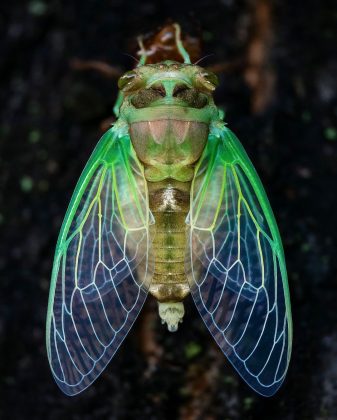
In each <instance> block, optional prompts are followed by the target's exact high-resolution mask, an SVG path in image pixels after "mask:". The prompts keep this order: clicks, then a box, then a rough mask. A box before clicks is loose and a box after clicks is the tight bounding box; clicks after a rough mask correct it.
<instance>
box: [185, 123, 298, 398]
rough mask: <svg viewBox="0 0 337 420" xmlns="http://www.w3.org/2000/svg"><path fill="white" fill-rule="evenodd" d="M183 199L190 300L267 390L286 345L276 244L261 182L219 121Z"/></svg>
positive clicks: (249, 377)
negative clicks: (185, 201) (188, 203)
mask: <svg viewBox="0 0 337 420" xmlns="http://www.w3.org/2000/svg"><path fill="white" fill-rule="evenodd" d="M191 200H192V206H191V211H190V214H189V216H188V220H187V223H188V224H189V226H190V229H189V251H188V255H187V259H186V262H187V264H186V271H187V274H188V278H189V283H190V288H191V293H192V296H193V299H194V302H195V304H196V306H197V308H198V310H199V312H200V314H201V316H202V318H203V320H204V322H205V324H206V325H207V327H208V329H209V331H210V332H211V334H212V335H213V337H214V339H215V340H216V342H217V344H218V345H219V347H220V348H221V350H222V351H223V352H224V354H225V355H226V356H227V357H228V359H229V360H230V362H231V363H232V364H233V366H234V367H235V368H236V370H237V371H238V373H239V374H240V375H241V376H242V377H243V378H244V380H245V381H246V382H247V383H248V384H249V385H250V386H251V387H252V388H253V389H255V390H256V391H257V392H258V393H260V394H262V395H265V396H270V395H273V394H274V393H275V392H276V391H277V389H278V388H279V387H280V385H281V383H282V381H283V379H284V376H285V373H286V370H287V367H288V364H289V359H290V352H291V343H292V321H291V310H290V300H289V291H288V283H287V273H286V266H285V260H284V254H283V248H282V243H281V239H280V236H279V232H278V228H277V225H276V222H275V219H274V216H273V213H272V210H271V208H270V205H269V202H268V199H267V197H266V194H265V191H264V189H263V186H262V184H261V181H260V180H259V178H258V175H257V173H256V171H255V169H254V167H253V165H252V163H251V162H250V160H249V158H248V156H247V154H246V153H245V151H244V149H243V147H242V146H241V144H240V143H239V141H238V139H237V138H236V137H235V136H234V134H233V133H232V132H231V131H230V130H228V129H227V128H226V127H224V126H223V127H222V129H221V130H220V131H219V134H217V135H213V136H210V138H209V144H208V146H207V148H206V151H205V153H204V156H203V158H202V159H201V161H200V164H199V167H198V168H197V169H196V175H195V178H194V181H193V185H192V191H191Z"/></svg>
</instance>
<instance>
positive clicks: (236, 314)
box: [46, 25, 292, 396]
mask: <svg viewBox="0 0 337 420" xmlns="http://www.w3.org/2000/svg"><path fill="white" fill-rule="evenodd" d="M175 30H176V33H175V42H176V46H177V49H178V51H179V53H180V54H181V56H182V58H183V62H178V61H173V60H164V61H161V62H158V63H155V64H146V54H145V53H144V54H143V55H142V58H141V60H140V63H139V65H138V66H137V67H136V68H135V69H134V70H133V71H130V72H127V73H126V74H124V75H123V76H122V77H121V78H120V79H119V83H118V86H119V88H120V95H119V100H118V103H117V106H116V113H117V115H118V119H117V121H116V123H115V124H114V125H113V126H112V127H111V128H110V129H109V130H108V131H107V132H106V133H105V134H104V135H103V137H102V138H101V140H100V141H99V143H98V145H97V146H96V148H95V150H94V152H93V154H92V156H91V157H90V159H89V161H88V163H87V165H86V167H85V169H84V171H83V173H82V175H81V177H80V179H79V181H78V184H77V186H76V188H75V191H74V194H73V197H72V199H71V202H70V205H69V208H68V211H67V213H66V216H65V219H64V222H63V225H62V228H61V232H60V235H59V239H58V242H57V246H56V253H55V260H54V265H53V272H52V279H51V286H50V297H49V307H48V315H47V332H46V335H47V350H48V358H49V362H50V365H51V369H52V372H53V375H54V377H55V380H56V382H57V384H58V385H59V387H60V388H61V389H62V391H63V392H64V393H66V394H68V395H75V394H78V393H79V392H81V391H83V390H84V389H85V388H87V387H88V386H89V385H90V384H91V383H92V382H93V381H94V380H95V379H96V378H97V377H98V376H99V374H100V373H101V372H102V371H103V369H104V368H105V367H106V365H107V364H108V363H109V361H110V360H111V358H112V357H113V356H114V354H115V352H116V351H117V349H118V348H119V346H120V345H121V343H122V341H123V339H124V338H125V336H126V335H127V333H128V332H129V330H130V328H131V326H132V324H133V323H134V321H135V319H136V317H137V316H138V314H139V312H140V310H141V308H142V305H143V303H144V301H145V299H146V297H147V294H148V292H150V294H151V295H153V296H154V297H155V298H156V299H157V301H158V307H159V316H160V318H161V320H162V322H163V323H166V324H167V327H168V329H169V331H176V330H177V328H178V324H179V322H181V321H182V319H183V316H184V305H183V300H184V298H185V297H186V296H187V295H188V294H189V293H191V294H192V297H193V299H194V302H195V305H196V307H197V309H198V311H199V313H200V315H201V317H202V319H203V321H204V322H205V324H206V326H207V328H208V329H209V331H210V333H211V334H212V336H213V337H214V339H215V341H216V342H217V344H218V346H219V347H220V348H221V350H222V351H223V353H224V354H225V355H226V356H227V358H228V359H229V361H230V362H231V363H232V365H233V366H234V367H235V369H236V370H237V371H238V373H239V374H240V375H241V376H242V378H243V379H244V380H245V381H246V382H247V383H248V385H250V386H251V387H252V388H253V389H254V390H255V391H257V392H258V393H260V394H262V395H265V396H270V395H272V394H274V393H275V392H276V391H277V390H278V388H279V387H280V385H281V383H282V381H283V379H284V377H285V374H286V371H287V367H288V364H289V359H290V353H291V343H292V321H291V310H290V300H289V291H288V284H287V273H286V266H285V260H284V254H283V248H282V243H281V239H280V235H279V232H278V228H277V225H276V222H275V219H274V216H273V213H272V210H271V208H270V205H269V202H268V199H267V196H266V193H265V191H264V189H263V186H262V184H261V181H260V179H259V177H258V175H257V173H256V171H255V169H254V167H253V165H252V163H251V162H250V160H249V158H248V156H247V155H246V153H245V151H244V149H243V147H242V146H241V144H240V142H239V141H238V139H237V138H236V137H235V135H234V134H233V133H232V132H231V131H230V130H229V128H227V127H226V124H225V123H224V121H223V115H222V112H221V111H220V110H219V109H218V108H217V106H216V105H215V104H214V101H213V92H214V90H215V88H216V86H217V83H218V82H217V77H216V76H215V75H214V74H212V73H211V72H209V71H207V70H205V69H204V68H202V67H200V66H198V65H193V64H191V62H190V58H189V55H188V52H187V51H186V49H185V48H184V46H183V43H182V42H181V39H180V28H179V26H178V25H176V26H175Z"/></svg>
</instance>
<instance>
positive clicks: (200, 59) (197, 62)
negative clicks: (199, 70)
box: [193, 53, 215, 66]
mask: <svg viewBox="0 0 337 420" xmlns="http://www.w3.org/2000/svg"><path fill="white" fill-rule="evenodd" d="M212 55H215V54H214V53H211V54H207V55H204V56H203V57H201V58H199V60H197V61H196V62H195V63H193V65H194V66H196V65H197V64H199V63H200V62H201V61H203V60H205V59H206V58H208V57H211V56H212Z"/></svg>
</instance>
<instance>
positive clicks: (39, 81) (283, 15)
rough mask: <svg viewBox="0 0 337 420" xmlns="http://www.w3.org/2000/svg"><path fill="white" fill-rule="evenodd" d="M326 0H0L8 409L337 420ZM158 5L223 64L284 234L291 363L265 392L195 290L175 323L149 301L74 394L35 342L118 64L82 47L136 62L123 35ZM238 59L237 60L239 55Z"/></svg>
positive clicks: (232, 102)
mask: <svg viewBox="0 0 337 420" xmlns="http://www.w3.org/2000/svg"><path fill="white" fill-rule="evenodd" d="M335 6H336V4H335V2H333V1H329V0H324V1H315V0H308V1H306V2H303V1H300V0H272V1H266V0H255V1H253V0H251V1H249V0H239V1H234V0H222V1H220V0H217V1H213V2H211V1H202V0H194V1H191V2H189V1H185V2H182V1H181V2H173V1H169V0H167V1H162V2H154V1H146V0H144V1H135V0H110V1H108V0H102V1H94V0H82V1H79V0H77V1H76V0H67V1H66V0H64V1H62V0H50V1H47V0H31V1H18V0H12V1H5V2H1V5H0V33H1V42H0V85H1V88H0V101H1V120H0V136H1V137H0V247H1V252H0V270H1V275H0V418H1V419H12V418H15V419H81V420H85V419H186V420H192V419H259V420H260V419H268V420H269V419H320V420H321V419H336V418H337V310H336V304H337V214H336V208H337V194H336V193H337V188H336V182H337V124H336V112H337V101H336V75H337V61H336V58H335V57H336V56H334V54H335V53H336V45H337V33H336V26H337V17H336V16H337V15H336V9H335ZM167 18H172V19H174V20H177V21H179V22H180V23H181V24H182V26H183V30H185V31H188V32H193V31H194V32H195V33H197V34H199V35H200V36H201V37H202V39H203V44H204V54H213V55H212V56H211V57H208V58H206V59H205V61H204V62H203V65H204V66H210V65H215V64H216V63H225V64H223V68H224V71H223V72H222V73H221V74H220V75H219V77H220V81H221V86H220V88H219V89H218V91H217V94H216V99H217V103H218V104H219V105H221V106H222V107H223V108H224V109H225V111H226V120H227V122H228V124H229V126H230V127H231V128H232V130H234V132H236V134H237V135H238V137H239V138H240V139H241V141H242V143H243V144H244V146H245V148H246V150H247V152H248V153H249V155H250V157H251V158H252V160H253V162H254V164H255V165H256V168H257V170H258V172H259V174H260V176H261V178H262V181H263V183H264V185H265V187H266V190H267V192H268V195H269V198H270V201H271V204H272V207H273V209H274V212H275V215H276V219H277V220H278V223H279V228H280V231H281V236H282V238H283V240H284V246H285V253H286V259H287V264H288V273H289V282H290V290H291V298H292V299H291V300H292V307H293V320H294V349H293V355H292V360H291V364H290V369H289V374H288V376H287V378H286V381H285V383H284V385H283V387H282V389H281V390H280V391H279V393H278V394H277V395H276V396H274V397H272V398H270V399H264V398H263V397H259V396H258V395H256V394H254V393H253V392H252V391H251V390H250V389H249V388H248V387H247V386H246V385H245V384H244V383H243V382H242V381H241V380H240V379H239V378H238V376H237V375H236V373H235V372H234V371H233V369H232V368H231V367H230V366H229V364H228V363H227V362H226V359H225V357H224V356H223V355H222V354H221V352H220V350H218V349H217V347H216V345H215V344H214V342H213V339H212V338H211V337H210V336H209V334H208V332H207V331H206V328H205V327H204V325H203V323H202V321H201V319H200V317H199V315H198V314H197V312H196V310H195V309H194V306H193V303H192V302H191V300H190V299H188V300H187V314H186V317H185V320H184V323H183V324H182V326H181V327H180V329H179V331H178V332H177V333H175V334H169V333H168V332H167V331H166V330H165V328H163V327H162V326H161V325H160V322H159V319H158V317H157V312H156V307H155V305H154V303H153V301H150V300H149V302H148V304H147V305H146V307H145V308H144V311H143V313H142V315H141V316H140V317H139V319H138V320H137V322H136V324H135V326H134V328H133V330H132V332H131V333H130V335H129V337H128V338H127V339H126V341H125V342H124V344H123V345H122V347H121V349H120V351H119V352H118V354H117V355H116V357H115V358H114V359H113V361H112V362H111V363H110V365H109V367H108V368H107V369H106V371H105V372H104V373H103V375H102V376H101V377H100V378H99V379H98V380H97V382H96V383H95V384H94V385H93V386H92V387H90V388H89V389H88V390H87V391H86V392H84V393H83V394H81V395H80V396H77V397H74V398H69V397H66V396H64V395H63V394H62V393H61V392H60V391H59V389H58V388H57V386H56V384H55V383H54V381H53V378H52V375H51V373H50V370H49V366H48V361H47V357H46V350H45V338H44V328H45V316H46V308H47V300H48V288H49V278H50V272H51V267H52V260H53V253H54V247H55V244H56V239H57V235H58V231H59V228H60V225H61V222H62V219H63V216H64V213H65V210H66V207H67V204H68V202H69V199H70V197H71V194H72V191H73V189H74V187H75V184H76V181H77V179H78V177H79V175H80V172H81V170H82V168H83V166H84V164H85V162H86V160H87V159H88V157H89V155H90V153H91V151H92V149H93V147H94V146H95V144H96V142H97V140H98V138H99V137H100V135H101V128H100V127H101V125H102V121H103V120H105V119H106V118H108V117H109V116H111V109H112V106H113V104H114V100H115V98H116V93H117V89H116V80H113V79H109V78H104V77H103V76H102V75H101V74H99V73H98V72H95V71H79V70H75V69H74V68H72V67H71V65H70V63H71V62H72V60H73V59H74V58H78V59H81V60H93V59H94V60H100V61H104V62H106V63H110V64H111V65H114V66H117V67H119V68H121V69H125V70H127V69H130V68H132V66H134V62H133V61H132V59H131V58H130V57H128V56H126V55H124V54H123V53H125V52H130V45H131V44H132V39H134V37H135V36H136V35H138V34H140V33H146V32H147V31H149V30H155V29H156V28H157V26H158V25H160V24H162V23H164V22H165V21H166V19H167ZM238 62H239V63H241V64H240V65H237V64H236V63H238Z"/></svg>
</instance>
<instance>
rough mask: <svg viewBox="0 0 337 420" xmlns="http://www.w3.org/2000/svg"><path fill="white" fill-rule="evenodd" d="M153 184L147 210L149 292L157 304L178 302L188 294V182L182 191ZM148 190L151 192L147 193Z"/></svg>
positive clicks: (169, 186)
mask: <svg viewBox="0 0 337 420" xmlns="http://www.w3.org/2000/svg"><path fill="white" fill-rule="evenodd" d="M156 184H157V183H153V184H152V185H151V188H150V194H149V197H150V209H151V211H152V214H153V216H154V219H155V224H154V226H153V242H152V252H153V256H154V260H155V269H154V274H153V279H152V283H151V287H150V293H152V295H154V296H155V297H156V298H157V300H158V301H160V302H180V301H182V300H183V299H184V297H185V296H186V295H187V294H188V293H189V287H188V283H187V278H186V274H185V267H184V261H185V253H186V223H185V219H186V216H187V213H188V210H189V183H184V184H188V185H183V189H184V190H185V191H184V190H181V189H177V188H174V187H173V186H172V185H171V184H170V183H167V186H166V187H165V188H163V187H162V185H161V184H158V185H156ZM151 190H152V191H151Z"/></svg>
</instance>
